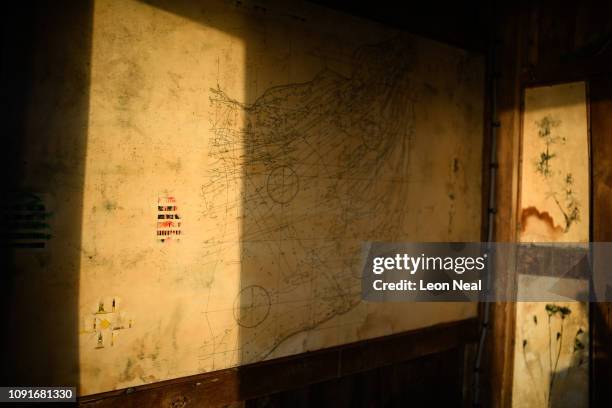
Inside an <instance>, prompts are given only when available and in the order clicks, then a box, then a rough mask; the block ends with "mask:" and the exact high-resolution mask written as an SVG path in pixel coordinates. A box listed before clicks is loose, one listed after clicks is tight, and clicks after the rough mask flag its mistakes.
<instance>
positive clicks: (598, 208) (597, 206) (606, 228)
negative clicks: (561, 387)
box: [589, 74, 612, 407]
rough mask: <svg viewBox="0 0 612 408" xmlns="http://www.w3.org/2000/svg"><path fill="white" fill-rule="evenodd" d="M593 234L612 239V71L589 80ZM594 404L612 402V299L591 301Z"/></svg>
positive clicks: (595, 236)
mask: <svg viewBox="0 0 612 408" xmlns="http://www.w3.org/2000/svg"><path fill="white" fill-rule="evenodd" d="M589 90H590V95H591V100H590V124H591V166H592V171H591V177H592V181H591V183H592V188H591V193H592V197H591V202H592V204H591V205H592V214H591V217H592V223H591V228H592V235H593V241H595V242H611V241H612V74H608V75H606V76H602V77H596V78H593V79H591V81H590V86H589ZM590 312H591V313H590V317H591V377H590V382H591V384H590V386H591V405H592V406H594V407H605V406H607V407H609V406H612V388H611V387H610V384H612V303H592V304H591V310H590Z"/></svg>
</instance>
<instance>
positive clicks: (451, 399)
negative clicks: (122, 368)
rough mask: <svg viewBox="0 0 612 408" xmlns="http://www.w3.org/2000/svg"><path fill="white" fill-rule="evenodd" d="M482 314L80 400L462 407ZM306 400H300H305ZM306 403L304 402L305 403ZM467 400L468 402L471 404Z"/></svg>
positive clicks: (153, 404) (129, 404)
mask: <svg viewBox="0 0 612 408" xmlns="http://www.w3.org/2000/svg"><path fill="white" fill-rule="evenodd" d="M477 336H478V321H477V319H475V318H474V319H468V320H462V321H457V322H452V323H446V324H442V325H437V326H433V327H427V328H424V329H419V330H414V331H410V332H406V333H400V334H397V335H392V336H387V337H381V338H376V339H372V340H366V341H361V342H358V343H352V344H346V345H341V346H337V347H332V348H328V349H323V350H320V351H316V352H311V353H304V354H298V355H294V356H289V357H285V358H280V359H275V360H270V361H264V362H261V363H256V364H250V365H245V366H241V367H236V368H232V369H226V370H219V371H214V372H210V373H204V374H199V375H194V376H189V377H183V378H178V379H175V380H169V381H162V382H157V383H153V384H147V385H143V386H139V387H135V388H133V389H132V388H130V389H125V390H117V391H111V392H106V393H102V394H96V395H91V396H87V397H83V398H81V399H80V404H81V405H82V406H86V407H116V406H120V407H126V408H129V407H134V408H136V407H158V406H159V407H182V408H188V407H218V406H229V405H232V406H242V405H246V406H247V407H267V406H270V407H279V406H287V407H294V406H330V407H331V406H333V407H336V406H337V407H343V406H345V407H349V406H350V407H380V406H383V407H385V406H389V407H393V406H411V405H406V402H407V401H412V404H413V405H412V406H417V407H420V406H440V405H439V404H441V403H444V404H443V405H442V406H448V407H459V406H464V397H467V396H468V393H467V392H464V391H465V390H464V387H465V385H466V383H467V384H469V381H466V376H467V375H469V373H470V370H469V367H471V364H472V359H471V358H469V356H471V353H470V352H469V351H470V349H472V348H473V344H474V342H475V341H476V338H477ZM300 404H302V405H300ZM304 404H305V405H304ZM466 406H467V405H466Z"/></svg>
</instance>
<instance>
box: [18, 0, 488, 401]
mask: <svg viewBox="0 0 612 408" xmlns="http://www.w3.org/2000/svg"><path fill="white" fill-rule="evenodd" d="M147 3H148V4H147ZM147 3H145V2H140V1H131V0H126V1H109V0H98V1H96V2H95V9H94V15H93V27H94V31H93V44H92V55H91V87H90V90H89V92H90V101H89V123H88V130H87V147H86V155H85V174H84V187H83V189H82V190H81V188H80V187H78V186H76V185H72V184H62V183H61V182H59V183H58V184H57V185H55V184H53V185H48V186H46V187H47V188H48V189H49V190H50V191H49V193H50V194H51V195H53V196H54V197H55V201H56V202H57V204H56V205H54V218H53V220H52V221H50V222H51V223H52V229H53V234H54V238H52V239H51V240H50V241H49V244H48V245H49V251H48V252H49V254H51V255H49V256H48V259H46V261H45V263H44V266H40V265H38V264H37V263H36V262H37V261H36V259H37V258H32V259H30V258H27V257H26V256H25V255H24V257H23V259H21V261H20V262H22V263H23V264H24V265H27V266H24V268H25V269H27V268H34V269H36V268H42V267H44V269H45V271H44V274H45V276H53V277H55V278H54V279H56V280H61V278H60V277H61V276H62V271H63V268H68V267H70V268H78V270H79V271H80V273H79V281H78V283H76V284H77V285H78V291H79V299H78V305H79V313H78V314H79V316H78V320H79V330H78V336H79V355H80V358H79V360H80V364H79V367H78V369H79V375H80V392H81V393H82V394H91V393H96V392H102V391H107V390H112V389H118V388H124V387H129V386H135V385H139V384H143V383H149V382H155V381H160V380H165V379H169V378H175V377H180V376H185V375H190V374H195V373H199V372H205V371H211V370H218V369H223V368H227V367H232V366H235V365H239V364H246V363H250V362H255V361H260V360H262V359H269V358H275V357H279V356H283V355H289V354H294V353H300V352H304V351H308V350H315V349H319V348H322V347H329V346H333V345H337V344H343V343H347V342H354V341H358V340H361V339H366V338H371V337H375V336H382V335H388V334H391V333H396V332H400V331H404V330H410V329H415V328H419V327H424V326H428V325H433V324H437V323H441V322H446V321H452V320H456V319H463V318H467V317H473V316H475V315H476V305H474V304H468V303H456V304H450V303H449V304H422V303H409V304H399V303H398V304H367V303H364V302H361V300H360V293H359V291H360V281H359V275H360V273H361V271H360V267H361V258H360V250H361V245H362V243H363V242H364V241H367V240H378V241H417V242H418V241H449V240H450V241H478V240H479V239H480V218H481V208H480V202H481V182H480V174H481V151H482V132H483V131H482V117H483V106H482V101H483V83H484V76H483V66H484V64H483V58H482V57H478V56H474V55H472V54H470V53H468V52H464V51H460V50H457V49H454V48H451V47H448V46H445V45H442V44H439V43H436V42H433V41H429V40H424V39H419V38H416V37H413V36H410V35H407V34H402V33H399V32H397V31H394V30H390V29H387V28H383V27H381V26H378V25H375V24H372V23H366V22H364V21H360V20H356V19H353V18H348V17H342V16H339V15H337V14H334V13H332V12H329V11H325V10H323V9H320V8H317V7H315V6H313V5H308V4H304V5H300V6H291V7H292V9H290V10H289V9H287V8H288V7H289V6H286V5H283V4H282V3H279V4H278V5H276V6H274V7H271V8H270V9H269V12H267V13H265V14H263V13H262V12H261V10H258V9H257V8H256V7H253V6H252V5H251V4H250V3H249V2H242V4H243V6H241V7H237V6H233V5H231V4H229V3H228V2H223V1H218V2H217V1H204V2H193V5H190V6H185V5H186V4H191V3H189V2H177V3H176V4H177V5H176V6H172V5H170V6H168V5H167V3H164V5H162V6H158V5H156V4H157V3H156V2H155V1H153V2H147ZM170 3H172V2H169V3H168V4H170ZM172 7H175V8H174V9H173V8H172ZM296 16H297V17H299V18H296ZM49 134H50V136H49V138H48V144H49V146H51V148H50V149H51V150H50V151H53V146H56V147H57V151H62V152H63V151H69V150H70V149H65V148H64V147H65V146H64V144H65V143H67V141H66V140H64V139H63V138H62V134H61V132H60V131H57V132H55V133H53V132H50V133H49ZM53 135H55V139H53V137H54V136H53ZM62 146H64V147H62ZM43 153H44V152H43ZM64 159H65V160H67V162H70V160H72V159H71V158H70V157H64ZM73 159H74V160H77V159H76V158H73ZM49 171H53V170H52V169H51V170H49ZM32 177H35V175H33V176H32ZM80 195H82V196H83V206H82V207H83V208H82V219H81V220H75V219H74V212H70V211H66V209H67V208H71V201H70V200H72V199H73V198H75V197H79V196H80ZM75 223H82V234H81V235H82V236H81V237H80V241H78V242H77V241H74V239H72V240H62V239H57V238H55V237H62V236H64V235H63V234H62V231H63V230H65V229H67V228H69V227H70V226H73V225H76V224H75ZM58 248H61V251H60V250H57V249H58ZM58 253H66V254H68V253H70V254H72V253H74V254H78V259H80V264H79V265H70V266H69V265H66V263H65V259H60V258H61V257H58V256H53V254H58ZM67 258H72V257H66V259H67ZM41 265H42V263H41ZM41 282H42V281H41ZM31 284H32V285H35V284H36V281H35V280H32V281H31ZM63 284H64V285H73V284H75V282H72V281H71V282H64V283H63ZM41 285H42V283H41ZM41 290H42V289H41ZM44 290H52V289H49V288H48V287H45V288H44ZM53 313H54V317H55V316H61V315H62V314H63V313H66V314H68V313H72V311H53ZM43 317H44V316H43ZM67 335H68V334H67ZM69 335H76V333H70V334H69Z"/></svg>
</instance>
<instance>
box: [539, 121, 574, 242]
mask: <svg viewBox="0 0 612 408" xmlns="http://www.w3.org/2000/svg"><path fill="white" fill-rule="evenodd" d="M535 123H536V126H537V127H538V137H539V138H540V139H541V140H542V142H543V143H544V150H543V151H541V152H540V155H539V156H538V158H537V160H536V163H535V167H536V172H537V173H539V174H540V175H541V176H542V177H543V178H544V179H545V180H546V182H547V184H548V187H549V188H548V191H547V196H548V197H549V198H552V200H553V201H554V202H555V205H556V206H557V207H558V208H559V210H560V211H561V213H562V214H563V218H564V221H565V227H564V232H568V231H569V229H570V227H571V226H572V224H573V223H574V222H577V221H580V204H579V202H578V200H577V199H576V196H575V193H574V176H573V175H572V173H565V174H563V173H562V172H559V171H554V167H553V159H555V158H556V157H557V153H556V151H555V150H554V148H555V147H558V146H559V145H562V144H565V141H566V140H565V137H561V136H559V135H558V132H557V130H558V128H559V126H560V125H561V120H559V119H556V118H554V117H552V116H550V115H546V116H544V117H542V119H540V120H538V121H536V122H535Z"/></svg>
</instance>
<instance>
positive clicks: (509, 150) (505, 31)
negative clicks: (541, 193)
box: [485, 0, 612, 407]
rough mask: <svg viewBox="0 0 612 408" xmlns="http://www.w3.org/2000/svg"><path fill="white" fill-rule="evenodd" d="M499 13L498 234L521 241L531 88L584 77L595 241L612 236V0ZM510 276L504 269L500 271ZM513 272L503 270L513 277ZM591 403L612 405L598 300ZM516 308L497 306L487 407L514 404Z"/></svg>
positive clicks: (509, 7)
mask: <svg viewBox="0 0 612 408" xmlns="http://www.w3.org/2000/svg"><path fill="white" fill-rule="evenodd" d="M493 14H494V21H495V23H494V25H493V30H492V32H493V33H494V34H493V36H492V38H493V39H494V40H493V42H492V43H496V45H497V57H498V59H497V64H496V67H495V69H494V70H495V72H496V73H497V74H498V78H497V79H498V93H497V95H496V103H497V106H498V110H499V121H500V128H499V140H498V146H497V158H498V161H499V171H498V174H497V185H498V190H497V191H496V198H497V207H498V208H497V214H496V221H495V229H496V235H495V236H496V240H498V241H513V240H515V239H516V220H517V217H516V209H517V207H516V206H517V202H516V201H517V197H518V169H517V166H518V154H519V149H520V124H521V122H520V120H521V119H520V118H521V103H520V101H521V95H522V92H523V90H524V88H525V87H529V86H537V85H546V84H554V83H563V82H572V81H579V80H584V81H587V83H588V88H589V94H590V96H589V98H590V107H589V121H590V138H591V139H590V140H591V155H592V156H591V159H592V163H591V165H592V189H591V206H592V214H591V232H592V237H591V238H592V240H593V241H611V240H612V173H611V172H612V170H611V169H612V161H611V160H612V159H611V157H612V85H611V83H612V80H611V79H610V78H611V74H612V18H610V16H612V2H610V1H601V0H587V1H580V2H577V1H566V0H561V1H559V0H540V1H534V2H523V3H522V4H520V3H519V4H516V3H515V4H509V3H508V4H505V5H504V6H500V7H498V8H497V9H496V10H495V12H494V13H493ZM499 272H500V274H504V271H499ZM512 278H513V277H512V276H503V279H505V280H509V279H510V280H511V279H512ZM590 319H591V330H592V332H591V336H592V341H591V347H592V350H591V353H592V361H591V376H590V386H591V391H590V392H591V406H594V407H600V406H601V407H604V406H605V407H609V406H612V386H611V385H612V334H611V333H612V307H611V305H610V304H605V303H596V304H591V309H590ZM514 320H515V306H514V305H513V304H507V303H498V304H495V305H494V307H493V320H492V325H491V327H492V335H491V336H490V337H489V341H488V354H487V355H488V356H490V359H489V360H488V366H487V369H488V372H489V376H487V377H486V378H488V380H489V383H488V384H487V386H486V387H485V388H486V389H487V390H488V391H489V392H490V394H489V395H488V400H487V403H486V404H485V406H493V407H509V406H511V404H512V393H511V386H512V375H513V373H512V361H513V355H512V354H513V350H514Z"/></svg>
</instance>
